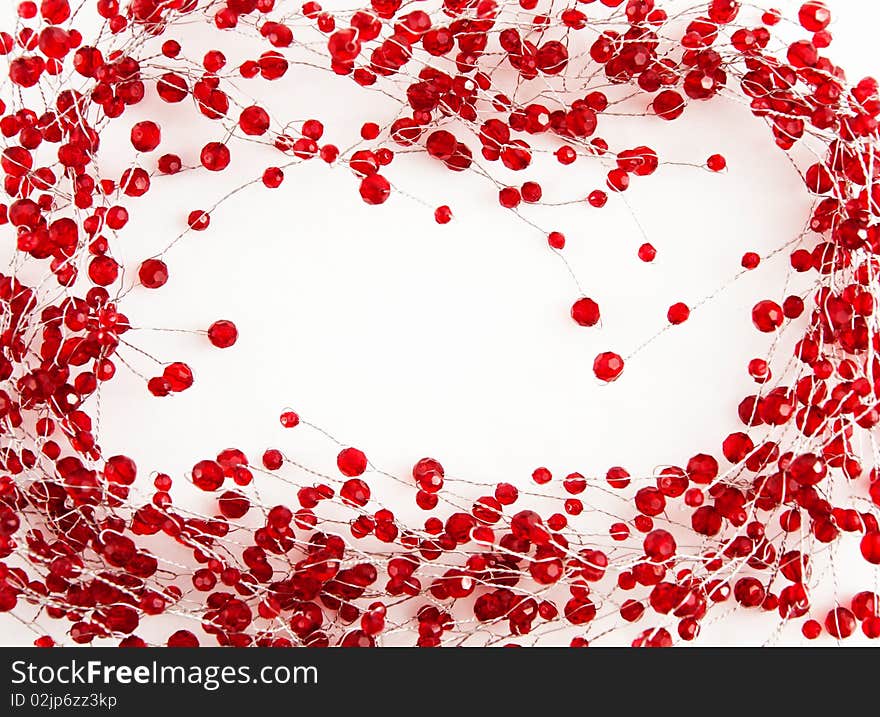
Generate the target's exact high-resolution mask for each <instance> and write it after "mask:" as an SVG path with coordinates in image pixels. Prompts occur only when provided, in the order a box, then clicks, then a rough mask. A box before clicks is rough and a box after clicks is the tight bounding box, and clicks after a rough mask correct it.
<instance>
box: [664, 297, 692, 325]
mask: <svg viewBox="0 0 880 717" xmlns="http://www.w3.org/2000/svg"><path fill="white" fill-rule="evenodd" d="M690 315H691V310H690V309H689V308H688V306H687V304H683V303H681V302H679V303H677V304H673V305H672V306H670V307H669V311H667V312H666V318H667V319H668V320H669V323H670V324H673V325H676V324H683V323H684V322H685V321H687V320H688V317H690Z"/></svg>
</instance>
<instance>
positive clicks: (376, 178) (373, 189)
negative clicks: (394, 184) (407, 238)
mask: <svg viewBox="0 0 880 717" xmlns="http://www.w3.org/2000/svg"><path fill="white" fill-rule="evenodd" d="M360 193H361V198H362V199H363V200H364V201H365V202H366V203H367V204H384V203H385V201H386V200H387V199H388V197H389V196H390V195H391V185H390V184H389V183H388V180H387V179H385V177H383V176H382V175H381V174H371V175H370V176H368V177H364V178H363V179H362V180H361V187H360Z"/></svg>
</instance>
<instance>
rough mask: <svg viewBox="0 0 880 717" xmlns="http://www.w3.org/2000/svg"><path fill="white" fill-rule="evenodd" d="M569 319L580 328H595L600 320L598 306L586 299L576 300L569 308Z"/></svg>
mask: <svg viewBox="0 0 880 717" xmlns="http://www.w3.org/2000/svg"><path fill="white" fill-rule="evenodd" d="M571 318H572V319H574V321H575V323H577V324H578V325H580V326H595V325H596V324H598V323H599V319H600V318H601V317H600V315H599V304H597V303H596V302H595V301H593V300H592V299H589V298H586V297H584V298H583V299H578V300H577V301H575V302H574V304H573V305H572V307H571ZM597 375H598V374H597Z"/></svg>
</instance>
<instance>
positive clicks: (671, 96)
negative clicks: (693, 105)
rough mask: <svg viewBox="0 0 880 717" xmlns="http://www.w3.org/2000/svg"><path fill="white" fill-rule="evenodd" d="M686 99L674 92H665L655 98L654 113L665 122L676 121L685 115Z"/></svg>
mask: <svg viewBox="0 0 880 717" xmlns="http://www.w3.org/2000/svg"><path fill="white" fill-rule="evenodd" d="M684 106H685V105H684V98H683V97H682V96H681V95H680V94H679V93H678V92H676V91H674V90H664V91H663V92H661V93H660V94H658V95H657V96H656V97H655V98H654V102H653V107H654V112H656V113H657V116H658V117H661V118H662V119H665V120H674V119H677V118H679V117H681V115H682V114H683V113H684Z"/></svg>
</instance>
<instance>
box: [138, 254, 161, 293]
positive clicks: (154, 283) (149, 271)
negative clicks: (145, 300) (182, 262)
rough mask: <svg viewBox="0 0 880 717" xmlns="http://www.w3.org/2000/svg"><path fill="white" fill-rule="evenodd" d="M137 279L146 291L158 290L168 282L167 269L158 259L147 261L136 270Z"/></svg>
mask: <svg viewBox="0 0 880 717" xmlns="http://www.w3.org/2000/svg"><path fill="white" fill-rule="evenodd" d="M138 278H139V279H140V280H141V284H143V285H144V286H145V287H147V288H148V289H158V288H159V287H160V286H164V285H165V282H166V281H168V267H167V266H166V265H165V262H164V261H162V260H160V259H147V260H146V261H145V262H143V263H142V264H141V266H140V268H139V269H138Z"/></svg>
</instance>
